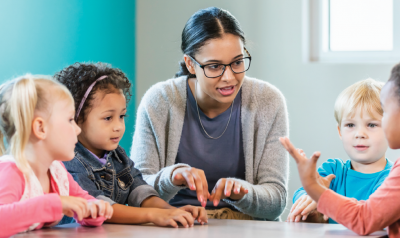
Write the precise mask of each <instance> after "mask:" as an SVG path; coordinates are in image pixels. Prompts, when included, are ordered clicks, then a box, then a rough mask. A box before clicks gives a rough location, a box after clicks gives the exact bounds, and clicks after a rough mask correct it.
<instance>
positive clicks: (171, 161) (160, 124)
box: [131, 76, 289, 220]
mask: <svg viewBox="0 0 400 238" xmlns="http://www.w3.org/2000/svg"><path fill="white" fill-rule="evenodd" d="M186 80H187V78H186V76H182V77H179V78H173V79H170V80H167V81H164V82H160V83H157V84H155V85H154V86H152V87H151V88H150V89H149V90H148V91H147V92H146V94H145V95H144V96H143V99H142V101H141V102H140V105H139V108H138V112H137V118H136V128H135V133H134V136H133V143H132V148H131V159H132V160H133V161H134V162H135V167H136V168H138V169H139V170H140V171H141V172H142V174H143V177H144V179H145V181H146V182H147V183H148V184H150V185H152V186H154V188H155V189H156V191H157V192H158V193H159V194H160V197H161V198H163V199H164V200H166V201H169V200H170V199H171V198H173V197H174V196H175V194H176V193H177V192H178V191H179V190H180V189H182V188H185V187H184V186H175V185H174V184H173V183H172V181H171V175H172V172H173V170H174V169H175V168H178V167H184V166H187V167H189V165H187V164H175V158H176V155H177V152H178V147H179V142H180V139H181V134H182V127H183V122H184V116H185V110H186V100H187V92H186V91H187V89H186ZM241 123H242V133H243V150H244V155H245V164H246V169H245V170H246V181H241V182H242V184H243V186H244V187H245V188H247V189H248V190H249V193H248V194H246V195H245V196H244V197H243V198H242V199H241V200H238V201H232V200H230V199H224V201H225V202H227V203H229V204H231V205H232V206H234V207H235V208H236V209H237V210H239V211H241V212H243V213H245V214H248V215H250V216H253V217H254V218H261V219H266V220H278V219H279V216H280V215H281V213H282V212H283V210H284V209H285V206H286V199H287V180H288V167H289V161H288V154H287V152H286V151H285V149H284V148H283V146H282V145H281V144H280V142H279V137H282V136H288V118H287V109H286V103H285V98H284V97H283V95H282V93H281V92H280V91H279V90H278V89H277V88H276V87H274V86H273V85H271V84H269V83H267V82H264V81H261V80H258V79H254V78H249V77H245V79H244V82H243V86H242V107H241ZM188 139H189V138H188Z"/></svg>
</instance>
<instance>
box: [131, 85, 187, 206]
mask: <svg viewBox="0 0 400 238" xmlns="http://www.w3.org/2000/svg"><path fill="white" fill-rule="evenodd" d="M154 91H155V88H152V89H150V90H149V91H148V92H147V93H146V95H145V96H144V98H143V99H142V102H141V103H140V105H139V108H138V112H137V118H136V127H135V133H134V136H133V142H132V148H131V159H132V160H133V161H134V162H135V167H136V168H137V169H139V170H140V172H142V175H143V179H144V180H145V181H146V182H147V183H148V184H149V185H151V186H153V187H154V188H155V190H156V191H157V192H158V194H159V195H160V197H161V198H162V199H164V200H165V201H169V200H170V199H172V198H173V197H174V196H175V195H176V193H178V191H179V190H181V189H183V188H186V187H185V186H176V185H174V184H173V183H172V181H171V176H172V173H173V171H174V170H175V169H176V168H179V167H190V166H189V165H187V164H174V165H171V166H167V167H165V163H166V153H165V148H166V146H167V145H166V143H165V141H166V139H165V137H166V135H165V134H161V133H158V134H157V131H164V132H165V129H164V128H165V126H166V122H165V123H162V122H160V121H159V120H162V119H164V118H165V120H167V119H166V118H167V114H168V107H165V105H164V104H165V103H163V102H160V100H159V98H160V96H159V95H157V92H154ZM160 115H163V116H162V117H160Z"/></svg>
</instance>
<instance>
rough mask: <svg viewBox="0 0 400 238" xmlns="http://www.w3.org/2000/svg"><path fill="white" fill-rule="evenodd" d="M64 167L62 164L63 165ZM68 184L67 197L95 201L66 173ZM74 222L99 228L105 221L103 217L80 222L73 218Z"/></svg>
mask: <svg viewBox="0 0 400 238" xmlns="http://www.w3.org/2000/svg"><path fill="white" fill-rule="evenodd" d="M63 166H64V164H63ZM68 182H69V195H70V196H74V197H81V198H84V199H86V200H88V201H92V200H97V199H95V198H94V197H92V196H90V194H89V193H88V192H87V191H85V190H83V189H82V188H81V186H79V184H78V183H77V182H76V181H75V180H74V178H73V177H72V175H71V174H70V173H68ZM74 218H75V220H76V221H77V222H78V223H79V224H81V225H82V226H101V225H102V224H103V222H104V221H105V220H106V219H105V218H104V217H97V218H96V219H92V218H91V217H88V218H84V219H83V220H82V221H78V218H77V217H74Z"/></svg>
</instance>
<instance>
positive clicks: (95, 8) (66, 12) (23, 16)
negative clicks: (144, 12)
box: [0, 0, 136, 153]
mask: <svg viewBox="0 0 400 238" xmlns="http://www.w3.org/2000/svg"><path fill="white" fill-rule="evenodd" d="M135 2H136V1H135V0H118V1H112V0H56V1H55V0H1V1H0V83H2V82H4V81H5V80H7V79H10V78H12V77H15V76H18V75H21V74H25V73H28V72H29V73H32V74H48V75H53V74H54V73H56V72H57V71H59V70H61V69H62V68H64V67H65V66H68V65H70V64H73V63H74V62H89V61H91V62H98V61H101V62H106V63H110V64H112V66H113V67H117V68H120V69H121V70H122V71H123V72H125V73H126V74H127V75H128V78H129V79H130V80H131V82H132V85H133V87H132V94H133V96H132V100H131V101H130V103H129V107H128V117H127V120H126V131H125V135H124V137H123V139H122V141H121V146H122V147H123V148H125V150H126V151H127V152H128V153H129V151H130V146H131V143H132V133H133V123H134V121H135V113H136V111H135V78H134V77H135V13H136V9H135V8H136V5H135Z"/></svg>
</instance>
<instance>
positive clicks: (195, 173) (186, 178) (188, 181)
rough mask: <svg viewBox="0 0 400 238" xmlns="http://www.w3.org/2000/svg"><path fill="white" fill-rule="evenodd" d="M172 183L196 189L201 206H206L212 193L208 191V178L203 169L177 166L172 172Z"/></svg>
mask: <svg viewBox="0 0 400 238" xmlns="http://www.w3.org/2000/svg"><path fill="white" fill-rule="evenodd" d="M172 183H173V184H175V185H176V186H182V185H185V186H187V187H189V189H190V190H192V191H194V190H195V191H196V193H197V200H199V202H200V203H201V206H203V207H205V206H206V204H207V199H208V198H209V196H210V193H209V192H208V184H207V179H206V175H205V174H204V171H203V170H201V169H196V168H193V167H190V168H188V167H181V168H177V169H175V170H174V171H173V173H172Z"/></svg>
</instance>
